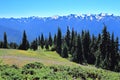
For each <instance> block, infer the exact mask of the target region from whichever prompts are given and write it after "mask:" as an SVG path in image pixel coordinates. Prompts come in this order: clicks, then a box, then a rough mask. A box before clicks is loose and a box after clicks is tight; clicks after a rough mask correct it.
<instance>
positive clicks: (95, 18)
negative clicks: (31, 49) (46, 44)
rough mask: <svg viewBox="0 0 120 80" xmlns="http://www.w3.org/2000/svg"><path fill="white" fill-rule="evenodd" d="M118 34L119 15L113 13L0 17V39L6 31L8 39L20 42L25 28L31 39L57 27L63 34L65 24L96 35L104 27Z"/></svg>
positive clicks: (53, 32)
mask: <svg viewBox="0 0 120 80" xmlns="http://www.w3.org/2000/svg"><path fill="white" fill-rule="evenodd" d="M104 24H105V25H106V26H107V27H108V30H109V31H110V32H111V33H112V32H114V33H115V36H119V35H120V16H116V15H113V14H106V13H101V14H79V15H77V14H70V15H67V16H57V15H56V16H52V17H35V16H32V17H26V18H24V17H22V18H0V40H2V39H3V33H4V32H6V33H7V36H8V40H9V41H14V42H17V43H20V41H21V39H22V32H23V30H26V33H27V35H28V39H29V40H30V41H31V40H33V39H35V38H36V37H38V36H39V35H40V34H41V33H43V34H44V35H45V36H46V37H47V35H48V33H49V32H51V33H52V34H55V33H56V32H57V29H58V27H60V28H61V30H62V33H63V34H65V32H66V28H67V26H69V28H70V29H72V28H74V30H76V31H77V32H81V31H82V30H89V31H90V33H91V34H95V35H97V34H98V33H100V32H101V31H102V29H103V27H104Z"/></svg>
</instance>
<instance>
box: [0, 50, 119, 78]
mask: <svg viewBox="0 0 120 80" xmlns="http://www.w3.org/2000/svg"><path fill="white" fill-rule="evenodd" d="M33 62H40V63H42V64H44V65H43V66H42V68H41V69H39V68H30V69H29V68H28V69H27V68H25V67H26V66H24V65H26V64H28V63H33ZM0 64H1V66H0V75H1V76H0V80H8V79H9V80H13V79H15V80H25V79H26V78H27V80H33V79H34V78H39V79H40V80H120V73H116V72H112V71H108V70H103V69H98V68H96V67H94V66H91V65H86V66H83V65H79V64H76V63H73V62H70V61H69V60H67V59H64V58H61V57H60V56H59V55H58V54H57V53H56V52H52V51H46V50H41V49H40V50H37V51H32V50H28V51H23V50H14V49H0ZM4 64H8V65H10V66H8V65H7V66H5V65H4ZM33 64H35V65H38V64H36V63H33ZM11 65H17V66H18V67H19V68H15V67H13V66H12V67H11ZM40 65H41V64H40ZM29 66H30V65H29ZM30 67H31V66H30ZM22 71H24V72H25V73H26V74H22ZM29 71H30V72H31V71H32V72H33V73H34V74H29ZM83 78H85V79H83Z"/></svg>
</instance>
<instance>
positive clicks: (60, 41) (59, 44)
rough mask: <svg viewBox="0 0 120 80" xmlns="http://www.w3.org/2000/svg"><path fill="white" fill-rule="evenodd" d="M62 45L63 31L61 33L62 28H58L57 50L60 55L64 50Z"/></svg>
mask: <svg viewBox="0 0 120 80" xmlns="http://www.w3.org/2000/svg"><path fill="white" fill-rule="evenodd" d="M61 47H62V33H61V29H60V28H58V33H57V45H56V51H57V53H59V54H60V55H61V51H62V48H61Z"/></svg>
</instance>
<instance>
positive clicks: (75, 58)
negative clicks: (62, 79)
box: [73, 34, 83, 64]
mask: <svg viewBox="0 0 120 80" xmlns="http://www.w3.org/2000/svg"><path fill="white" fill-rule="evenodd" d="M73 61H74V62H77V63H80V64H82V63H83V53H82V44H81V38H80V34H79V35H78V37H77V46H76V50H75V52H74V54H73Z"/></svg>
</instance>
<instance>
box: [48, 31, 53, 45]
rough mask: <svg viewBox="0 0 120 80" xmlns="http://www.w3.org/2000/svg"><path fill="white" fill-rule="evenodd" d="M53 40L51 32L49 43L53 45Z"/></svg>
mask: <svg viewBox="0 0 120 80" xmlns="http://www.w3.org/2000/svg"><path fill="white" fill-rule="evenodd" d="M52 43H53V40H52V36H51V33H49V45H50V46H52Z"/></svg>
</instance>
